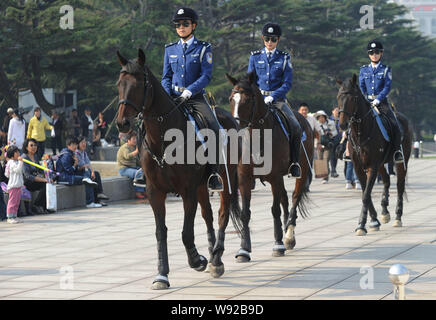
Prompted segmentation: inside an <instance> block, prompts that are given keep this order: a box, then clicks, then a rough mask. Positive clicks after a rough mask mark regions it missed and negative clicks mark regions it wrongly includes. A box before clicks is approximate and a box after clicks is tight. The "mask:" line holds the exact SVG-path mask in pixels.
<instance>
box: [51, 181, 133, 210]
mask: <svg viewBox="0 0 436 320" xmlns="http://www.w3.org/2000/svg"><path fill="white" fill-rule="evenodd" d="M101 182H102V184H103V192H104V194H105V195H107V196H108V197H109V201H108V202H111V201H120V200H129V199H134V198H135V189H134V187H133V184H132V180H131V179H129V178H127V177H121V176H114V177H107V178H102V181H101ZM56 195H57V207H58V208H57V209H58V210H63V209H71V208H77V207H84V206H85V204H86V199H85V186H84V185H78V186H66V185H62V184H58V185H56Z"/></svg>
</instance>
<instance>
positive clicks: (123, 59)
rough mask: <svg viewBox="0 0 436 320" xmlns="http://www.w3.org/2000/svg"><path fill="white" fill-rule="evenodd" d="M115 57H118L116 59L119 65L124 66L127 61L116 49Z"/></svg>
mask: <svg viewBox="0 0 436 320" xmlns="http://www.w3.org/2000/svg"><path fill="white" fill-rule="evenodd" d="M117 57H118V61H119V62H120V65H121V66H123V67H124V66H125V65H126V64H127V62H129V61H128V60H127V59H126V58H124V57H123V56H122V55H121V53H120V52H119V51H118V50H117Z"/></svg>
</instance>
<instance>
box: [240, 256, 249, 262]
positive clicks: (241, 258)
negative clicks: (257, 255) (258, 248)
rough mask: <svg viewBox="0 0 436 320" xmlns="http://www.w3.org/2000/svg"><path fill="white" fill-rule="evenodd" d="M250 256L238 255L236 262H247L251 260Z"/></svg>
mask: <svg viewBox="0 0 436 320" xmlns="http://www.w3.org/2000/svg"><path fill="white" fill-rule="evenodd" d="M250 260H251V259H250V257H246V256H237V257H236V262H237V263H246V262H250Z"/></svg>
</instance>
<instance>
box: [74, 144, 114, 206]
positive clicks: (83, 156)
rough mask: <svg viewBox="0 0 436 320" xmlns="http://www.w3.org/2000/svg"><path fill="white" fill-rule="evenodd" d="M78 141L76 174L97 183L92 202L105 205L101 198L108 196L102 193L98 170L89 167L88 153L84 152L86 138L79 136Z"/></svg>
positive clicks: (107, 198) (106, 198)
mask: <svg viewBox="0 0 436 320" xmlns="http://www.w3.org/2000/svg"><path fill="white" fill-rule="evenodd" d="M78 141H79V147H78V149H77V150H76V156H77V159H78V160H79V164H78V170H77V174H78V175H81V176H84V177H87V178H90V179H91V180H92V181H95V182H96V183H97V188H96V190H95V192H94V202H95V203H100V204H101V205H103V206H107V204H106V203H105V202H103V201H101V200H109V197H108V196H106V195H105V194H104V193H103V185H102V183H101V176H100V172H98V171H94V170H93V169H92V167H91V160H89V157H88V153H87V152H86V138H85V137H84V136H80V137H79V139H78Z"/></svg>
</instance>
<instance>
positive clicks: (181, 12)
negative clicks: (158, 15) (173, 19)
mask: <svg viewBox="0 0 436 320" xmlns="http://www.w3.org/2000/svg"><path fill="white" fill-rule="evenodd" d="M184 13H185V10H183V9H180V10H179V11H177V14H184Z"/></svg>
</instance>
